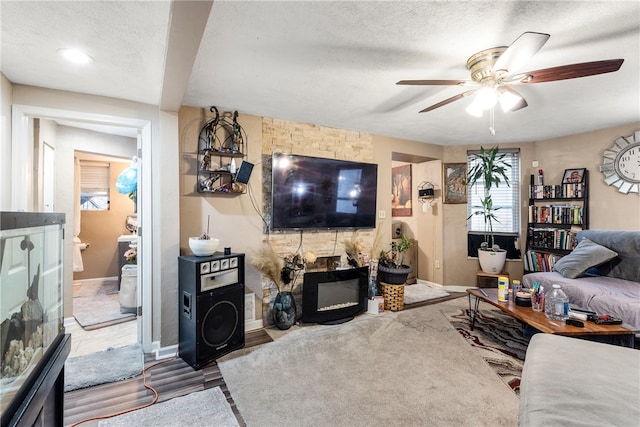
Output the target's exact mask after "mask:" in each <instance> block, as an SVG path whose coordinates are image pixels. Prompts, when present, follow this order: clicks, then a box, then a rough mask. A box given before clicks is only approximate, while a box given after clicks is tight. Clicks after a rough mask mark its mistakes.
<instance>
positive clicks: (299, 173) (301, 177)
mask: <svg viewBox="0 0 640 427" xmlns="http://www.w3.org/2000/svg"><path fill="white" fill-rule="evenodd" d="M272 162H273V164H272V167H273V169H272V185H271V229H272V230H280V231H283V230H331V229H370V228H375V226H376V192H377V188H378V186H377V184H378V165H376V164H372V163H360V162H351V161H346V160H335V159H325V158H320V157H310V156H299V155H293V154H283V153H274V154H273V156H272Z"/></svg>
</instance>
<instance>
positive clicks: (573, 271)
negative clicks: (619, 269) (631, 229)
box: [553, 238, 618, 279]
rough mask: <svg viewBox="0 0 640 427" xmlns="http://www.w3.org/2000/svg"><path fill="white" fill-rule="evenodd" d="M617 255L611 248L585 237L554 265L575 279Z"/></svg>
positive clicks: (563, 274)
mask: <svg viewBox="0 0 640 427" xmlns="http://www.w3.org/2000/svg"><path fill="white" fill-rule="evenodd" d="M617 256H618V254H617V253H616V252H614V251H612V250H611V249H609V248H607V247H605V246H601V245H599V244H597V243H594V242H592V241H591V240H589V239H586V238H585V239H582V240H581V241H580V243H578V246H576V248H575V249H574V250H573V251H571V252H570V253H569V254H567V255H565V256H563V257H562V258H560V259H559V260H557V261H556V263H555V264H554V265H553V271H557V272H558V273H560V274H562V276H563V277H566V278H567V279H575V278H576V277H580V276H582V275H583V274H584V272H585V271H587V270H589V269H590V268H591V267H595V266H596V265H600V264H602V263H603V262H607V261H609V260H612V259H613V258H615V257H617Z"/></svg>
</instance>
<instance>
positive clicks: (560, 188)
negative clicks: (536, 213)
mask: <svg viewBox="0 0 640 427" xmlns="http://www.w3.org/2000/svg"><path fill="white" fill-rule="evenodd" d="M529 194H530V197H531V198H532V199H538V200H540V199H569V198H575V199H580V198H582V197H584V194H585V184H584V183H582V182H578V183H568V184H558V185H530V186H529Z"/></svg>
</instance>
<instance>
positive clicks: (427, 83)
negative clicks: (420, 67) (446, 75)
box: [396, 80, 474, 86]
mask: <svg viewBox="0 0 640 427" xmlns="http://www.w3.org/2000/svg"><path fill="white" fill-rule="evenodd" d="M469 83H474V82H472V81H471V80H400V81H399V82H398V83H396V84H397V85H413V86H461V85H466V84H469Z"/></svg>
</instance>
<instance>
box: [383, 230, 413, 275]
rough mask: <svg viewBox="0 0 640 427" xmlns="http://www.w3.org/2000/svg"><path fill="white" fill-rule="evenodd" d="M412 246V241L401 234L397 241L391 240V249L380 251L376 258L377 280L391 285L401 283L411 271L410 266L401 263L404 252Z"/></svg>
mask: <svg viewBox="0 0 640 427" xmlns="http://www.w3.org/2000/svg"><path fill="white" fill-rule="evenodd" d="M411 246H413V242H412V241H411V240H409V239H408V238H407V236H406V235H404V234H402V238H401V239H400V241H399V242H391V250H389V251H386V252H385V251H381V252H380V259H379V260H378V282H383V283H389V284H393V285H397V284H403V283H405V282H406V281H407V276H409V273H411V271H413V269H412V268H411V267H409V266H408V265H405V264H403V260H404V254H405V252H407V251H408V250H409V248H410V247H411Z"/></svg>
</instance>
